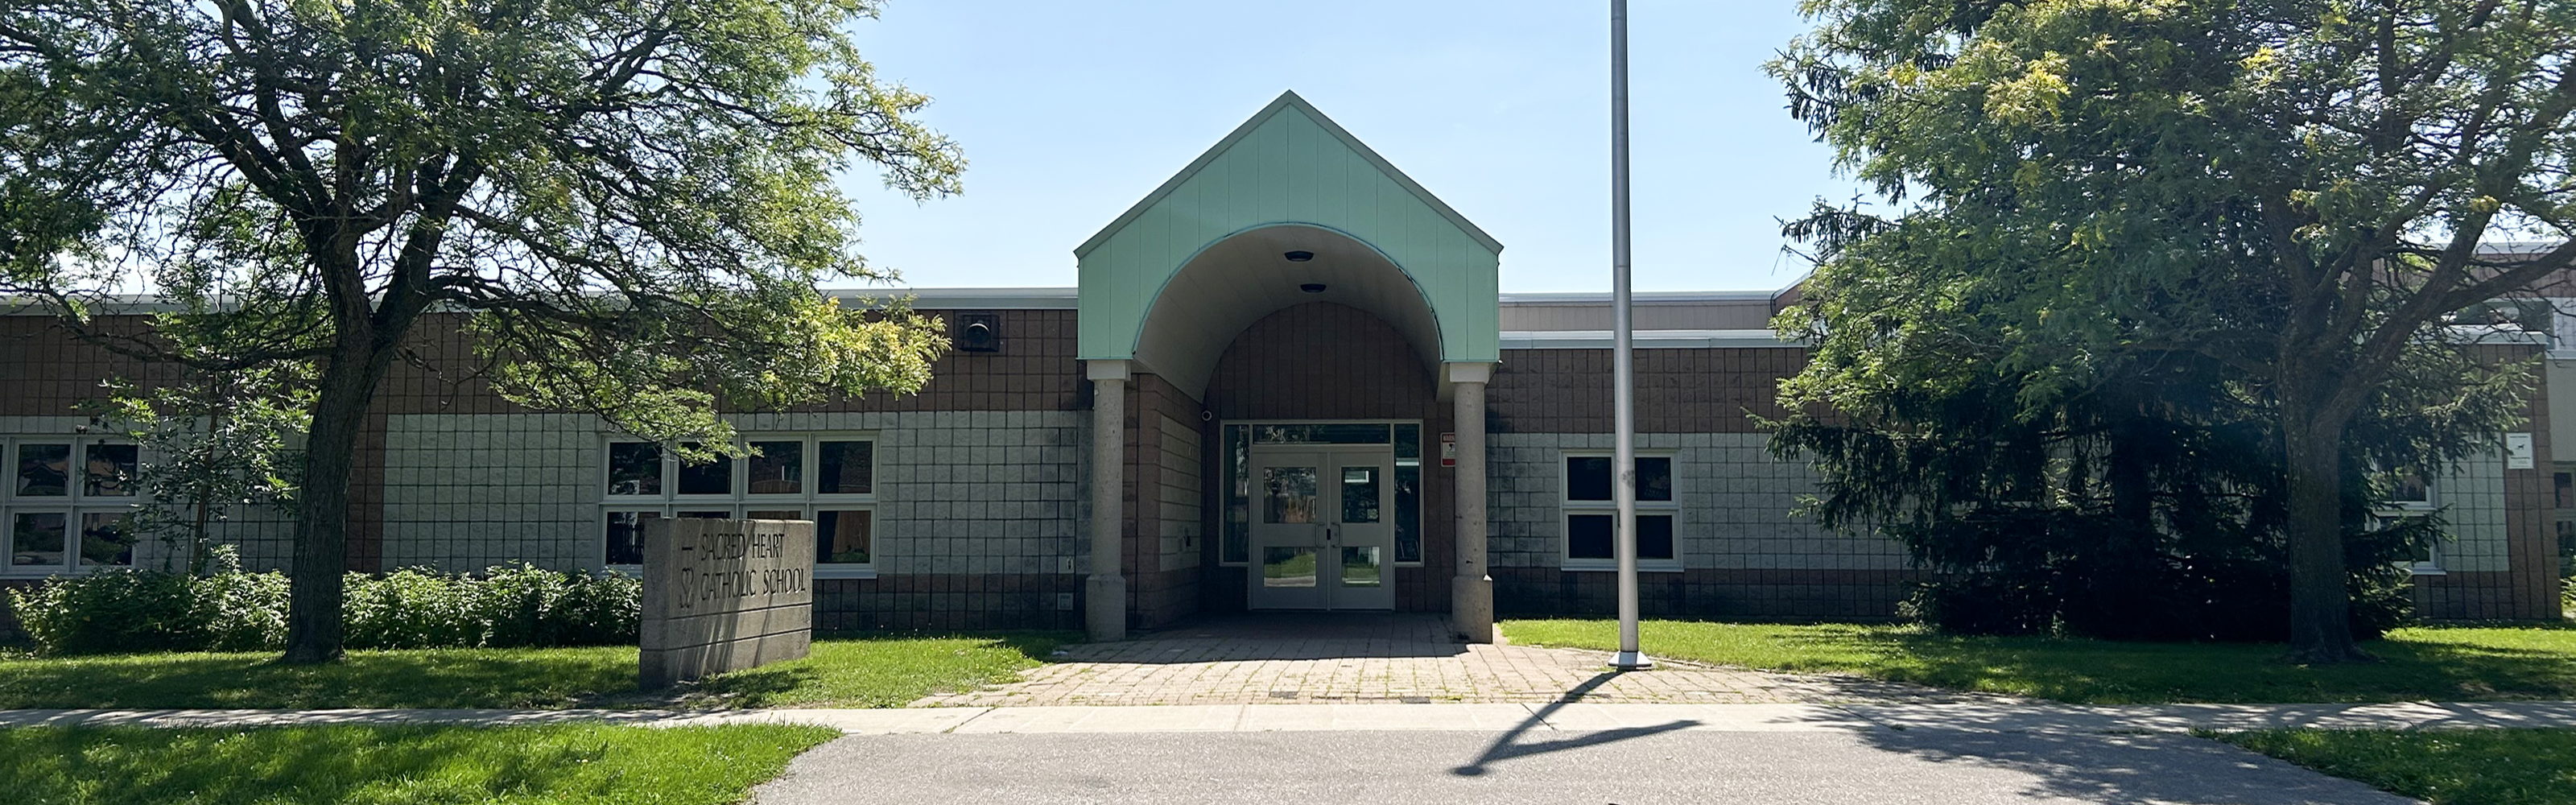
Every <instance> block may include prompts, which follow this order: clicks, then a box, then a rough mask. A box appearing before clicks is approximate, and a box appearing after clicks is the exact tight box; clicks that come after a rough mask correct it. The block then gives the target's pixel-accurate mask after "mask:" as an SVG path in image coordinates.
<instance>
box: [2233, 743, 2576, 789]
mask: <svg viewBox="0 0 2576 805" xmlns="http://www.w3.org/2000/svg"><path fill="white" fill-rule="evenodd" d="M2209 737H2212V738H2216V739H2218V740H2221V741H2226V742H2228V743H2232V744H2235V745H2237V746H2242V747H2245V748H2247V749H2251V750H2254V751H2257V752H2261V753H2263V754H2266V755H2271V756H2273V757H2276V758H2280V759H2282V760H2287V761H2289V762H2292V763H2296V764H2299V765H2301V766H2306V767H2308V768H2311V769H2315V770H2317V771H2321V772H2325V773H2327V774H2331V775H2334V776H2337V777H2349V778H2352V779H2355V780H2360V781H2362V782H2365V783H2369V784H2371V785H2374V786H2378V787H2380V788H2383V789H2387V790H2389V791H2394V792H2397V793H2399V794H2404V795H2406V796H2410V797H2415V798H2417V799H2421V800H2424V801H2426V802H2430V803H2433V805H2454V804H2455V803H2456V804H2457V805H2576V730H2566V729H2547V730H2430V731H2421V732H2415V731H2408V732H2398V731H2389V730H2263V731H2258V732H2231V733H2217V734H2212V735H2210V736H2209Z"/></svg>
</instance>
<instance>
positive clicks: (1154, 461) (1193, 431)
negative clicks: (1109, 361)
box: [1120, 374, 1208, 628]
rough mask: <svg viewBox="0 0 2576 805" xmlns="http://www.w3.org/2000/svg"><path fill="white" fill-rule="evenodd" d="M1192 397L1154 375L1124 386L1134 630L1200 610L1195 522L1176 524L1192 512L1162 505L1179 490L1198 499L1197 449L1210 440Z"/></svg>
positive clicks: (1127, 568) (1127, 567)
mask: <svg viewBox="0 0 2576 805" xmlns="http://www.w3.org/2000/svg"><path fill="white" fill-rule="evenodd" d="M1204 410H1205V409H1204V408H1202V407H1200V405H1199V403H1198V401H1197V400H1194V399H1191V398H1190V396H1189V395H1188V394H1187V393H1184V392H1182V391H1181V390H1180V389H1179V388H1177V387H1175V386H1173V385H1172V384H1171V383H1170V382H1169V381H1166V380H1164V379H1163V378H1162V377H1161V376H1159V375H1154V374H1138V375H1136V376H1134V377H1133V378H1132V379H1131V380H1130V381H1129V382H1128V384H1127V420H1126V425H1125V429H1126V437H1127V445H1126V468H1125V472H1124V476H1125V477H1124V478H1123V479H1122V483H1123V484H1124V486H1123V488H1122V492H1121V494H1122V495H1123V497H1122V498H1121V500H1122V501H1123V502H1122V503H1121V505H1120V509H1121V511H1122V513H1123V519H1124V520H1125V523H1124V535H1123V539H1122V543H1123V544H1124V545H1125V546H1126V557H1125V563H1124V564H1123V565H1122V568H1123V569H1122V570H1121V571H1120V572H1122V573H1123V574H1125V575H1126V577H1127V580H1128V583H1127V593H1128V611H1129V612H1130V613H1133V614H1132V616H1131V617H1132V618H1133V619H1134V621H1135V625H1137V626H1139V627H1144V628H1152V627H1155V626H1161V625H1163V624H1167V623H1170V622H1172V621H1174V620H1177V619H1179V618H1182V617H1184V616H1187V615H1190V614H1192V613H1195V612H1198V611H1199V603H1200V596H1199V591H1200V589H1201V582H1202V575H1201V573H1200V565H1199V556H1198V554H1199V545H1200V543H1202V542H1204V540H1201V539H1199V535H1201V534H1204V533H1206V531H1205V529H1204V527H1203V526H1202V525H1201V524H1199V523H1190V524H1187V525H1184V524H1182V523H1178V522H1174V521H1173V515H1175V514H1178V513H1182V512H1186V514H1187V516H1189V517H1190V518H1192V519H1198V518H1199V517H1200V516H1201V515H1202V514H1203V512H1201V511H1199V510H1197V509H1196V508H1195V507H1192V508H1187V509H1181V510H1175V509H1168V508H1166V501H1167V500H1169V499H1170V498H1171V497H1173V496H1174V495H1176V494H1181V490H1187V494H1188V495H1190V496H1193V497H1195V496H1197V495H1199V494H1201V493H1202V492H1203V491H1204V490H1203V488H1202V487H1203V485H1202V484H1200V483H1199V480H1198V479H1199V478H1200V477H1201V471H1202V470H1201V463H1202V462H1201V457H1200V455H1199V445H1201V444H1203V443H1205V442H1206V441H1208V434H1207V432H1206V430H1205V428H1204V426H1206V425H1207V424H1208V423H1205V422H1203V421H1202V417H1201V416H1200V414H1201V413H1202V412H1203V411H1204Z"/></svg>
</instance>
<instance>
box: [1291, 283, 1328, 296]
mask: <svg viewBox="0 0 2576 805" xmlns="http://www.w3.org/2000/svg"><path fill="white" fill-rule="evenodd" d="M1297 290H1300V291H1305V292H1307V293H1323V292H1324V284H1323V283H1320V282H1309V283H1306V284H1304V285H1299V286H1297Z"/></svg>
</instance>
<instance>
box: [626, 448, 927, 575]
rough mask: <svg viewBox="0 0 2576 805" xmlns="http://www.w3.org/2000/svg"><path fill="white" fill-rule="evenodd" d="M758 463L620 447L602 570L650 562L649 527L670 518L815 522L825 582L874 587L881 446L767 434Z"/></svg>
mask: <svg viewBox="0 0 2576 805" xmlns="http://www.w3.org/2000/svg"><path fill="white" fill-rule="evenodd" d="M743 444H744V445H745V446H748V447H749V448H751V450H752V452H753V453H754V454H753V455H750V456H746V457H743V458H738V459H718V460H716V461H712V462H707V463H702V464H686V463H682V462H681V461H680V460H679V457H678V455H677V454H676V452H675V451H669V450H664V449H662V446H661V445H658V444H654V443H652V442H633V441H612V442H609V443H608V447H607V451H608V452H607V468H608V473H607V477H606V478H605V479H604V483H605V486H604V487H602V492H601V496H600V501H601V504H600V510H601V513H600V523H601V540H600V561H601V563H602V564H606V565H610V566H620V565H639V564H643V562H644V527H645V524H647V523H650V522H652V521H653V520H656V519H660V518H665V517H707V518H716V519H731V518H741V519H753V520H812V521H814V570H815V575H816V576H818V577H834V576H840V577H851V576H857V577H866V576H868V575H872V574H873V573H874V569H875V568H874V565H875V563H876V553H875V547H876V540H875V537H876V533H875V524H876V467H875V464H876V440H875V438H874V437H870V436H855V435H830V434H824V435H796V434H758V435H753V436H749V437H747V438H745V439H744V440H743Z"/></svg>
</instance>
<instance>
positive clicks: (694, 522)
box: [638, 518, 814, 690]
mask: <svg viewBox="0 0 2576 805" xmlns="http://www.w3.org/2000/svg"><path fill="white" fill-rule="evenodd" d="M643 608H644V624H643V625H644V630H643V648H644V653H643V656H642V658H641V659H640V660H639V662H638V666H639V667H638V671H639V676H640V678H641V681H642V683H643V686H644V687H645V688H646V689H648V690H649V689H654V688H661V687H668V686H670V685H671V684H673V683H676V682H681V681H684V680H690V679H696V678H699V677H703V676H710V675H714V674H721V673H724V672H726V671H738V670H741V669H744V668H751V667H754V666H759V665H763V664H766V663H772V662H777V661H779V660H792V659H796V658H798V657H803V656H805V652H806V649H807V648H809V647H810V646H812V644H813V635H814V523H813V522H812V521H810V520H702V519H695V518H679V519H671V518H660V519H654V520H647V521H645V526H644V607H643Z"/></svg>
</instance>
